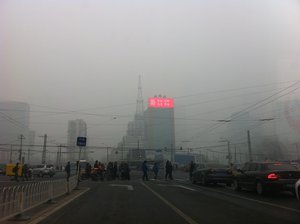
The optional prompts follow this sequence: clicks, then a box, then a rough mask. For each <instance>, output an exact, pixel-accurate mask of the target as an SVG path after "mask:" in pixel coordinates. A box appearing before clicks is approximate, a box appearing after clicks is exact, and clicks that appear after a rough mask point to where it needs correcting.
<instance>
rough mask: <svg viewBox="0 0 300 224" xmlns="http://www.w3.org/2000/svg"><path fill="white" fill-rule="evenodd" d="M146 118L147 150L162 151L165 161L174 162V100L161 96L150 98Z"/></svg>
mask: <svg viewBox="0 0 300 224" xmlns="http://www.w3.org/2000/svg"><path fill="white" fill-rule="evenodd" d="M144 118H145V147H146V150H147V151H155V152H160V151H161V154H162V156H163V158H164V159H166V160H171V161H174V157H175V122H174V100H173V99H172V98H167V97H161V96H159V97H153V98H149V99H148V108H147V110H146V111H145V114H144Z"/></svg>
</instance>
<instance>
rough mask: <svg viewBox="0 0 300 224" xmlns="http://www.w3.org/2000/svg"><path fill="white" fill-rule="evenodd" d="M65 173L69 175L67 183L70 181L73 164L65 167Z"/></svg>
mask: <svg viewBox="0 0 300 224" xmlns="http://www.w3.org/2000/svg"><path fill="white" fill-rule="evenodd" d="M65 171H66V173H67V181H69V178H70V175H71V164H70V162H68V163H67V165H66V167H65Z"/></svg>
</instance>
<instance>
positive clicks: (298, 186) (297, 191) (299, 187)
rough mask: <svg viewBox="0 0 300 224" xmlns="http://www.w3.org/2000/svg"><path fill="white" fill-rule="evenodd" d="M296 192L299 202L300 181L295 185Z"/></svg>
mask: <svg viewBox="0 0 300 224" xmlns="http://www.w3.org/2000/svg"><path fill="white" fill-rule="evenodd" d="M295 191H296V196H297V198H298V200H300V179H299V180H298V181H297V182H296V184H295Z"/></svg>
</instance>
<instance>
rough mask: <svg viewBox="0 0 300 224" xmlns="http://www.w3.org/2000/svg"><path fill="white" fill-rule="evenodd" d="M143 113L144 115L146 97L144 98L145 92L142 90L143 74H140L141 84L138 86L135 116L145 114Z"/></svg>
mask: <svg viewBox="0 0 300 224" xmlns="http://www.w3.org/2000/svg"><path fill="white" fill-rule="evenodd" d="M143 115H144V99H143V92H142V80H141V75H139V86H138V94H137V98H136V111H135V116H143Z"/></svg>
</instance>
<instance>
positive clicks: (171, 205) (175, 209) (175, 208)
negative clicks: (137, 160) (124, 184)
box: [141, 182, 198, 224]
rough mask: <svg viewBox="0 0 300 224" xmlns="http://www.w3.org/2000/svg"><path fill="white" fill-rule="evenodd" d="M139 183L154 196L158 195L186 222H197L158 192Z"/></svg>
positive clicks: (191, 223)
mask: <svg viewBox="0 0 300 224" xmlns="http://www.w3.org/2000/svg"><path fill="white" fill-rule="evenodd" d="M141 184H142V185H143V186H144V187H145V188H146V189H148V190H149V191H150V192H152V193H153V194H154V195H155V196H156V197H158V198H159V199H160V200H161V201H162V202H164V203H165V204H166V205H167V206H169V207H170V208H171V209H172V210H173V211H174V212H176V213H177V214H178V215H179V216H181V217H182V218H183V219H184V220H185V221H186V222H187V223H189V224H198V223H197V222H196V221H195V220H193V219H192V218H191V217H189V216H188V215H186V214H185V213H183V212H182V211H181V210H180V209H178V208H177V207H175V206H174V205H173V204H172V203H170V202H169V201H168V200H166V199H165V198H164V197H162V196H161V195H160V194H158V193H157V192H156V191H154V190H152V189H151V188H150V187H149V186H148V185H146V184H145V183H143V182H141Z"/></svg>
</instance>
